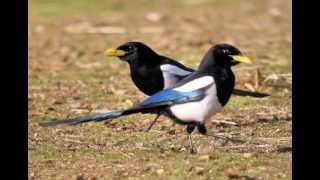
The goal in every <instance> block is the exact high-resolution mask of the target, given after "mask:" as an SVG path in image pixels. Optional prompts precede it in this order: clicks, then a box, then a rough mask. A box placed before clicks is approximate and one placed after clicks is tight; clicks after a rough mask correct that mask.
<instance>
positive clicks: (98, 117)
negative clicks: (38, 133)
mask: <svg viewBox="0 0 320 180" xmlns="http://www.w3.org/2000/svg"><path fill="white" fill-rule="evenodd" d="M142 111H143V110H142V109H128V110H124V111H113V112H108V113H102V114H94V115H89V116H82V117H77V118H72V119H63V120H55V119H51V120H47V121H44V122H41V123H39V125H40V126H42V127H48V126H55V125H59V124H69V125H76V124H81V123H85V122H91V121H95V122H97V121H105V120H111V119H114V118H118V117H120V116H124V115H129V114H134V113H139V112H142Z"/></svg>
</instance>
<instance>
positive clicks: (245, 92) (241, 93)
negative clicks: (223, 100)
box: [232, 88, 270, 98]
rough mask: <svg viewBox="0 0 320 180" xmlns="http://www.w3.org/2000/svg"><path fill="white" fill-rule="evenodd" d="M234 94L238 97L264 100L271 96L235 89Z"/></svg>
mask: <svg viewBox="0 0 320 180" xmlns="http://www.w3.org/2000/svg"><path fill="white" fill-rule="evenodd" d="M232 94H234V95H237V96H251V97H256V98H263V97H267V96H270V95H269V94H266V93H260V92H250V91H245V90H241V89H236V88H235V89H234V90H233V92H232Z"/></svg>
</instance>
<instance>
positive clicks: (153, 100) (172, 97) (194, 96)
mask: <svg viewBox="0 0 320 180" xmlns="http://www.w3.org/2000/svg"><path fill="white" fill-rule="evenodd" d="M204 96H205V91H204V90H203V89H199V90H195V91H190V92H180V91H175V90H173V89H165V90H162V91H160V92H158V93H156V94H154V95H153V96H151V97H149V98H148V99H146V100H144V101H143V102H142V103H140V104H139V105H140V106H142V107H145V106H156V105H171V104H179V103H185V102H189V101H196V100H200V99H202V98H203V97H204Z"/></svg>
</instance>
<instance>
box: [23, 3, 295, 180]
mask: <svg viewBox="0 0 320 180" xmlns="http://www.w3.org/2000/svg"><path fill="white" fill-rule="evenodd" d="M63 2H64V3H62V1H61V2H60V1H55V2H54V1H48V0H41V1H35V0H31V1H30V17H29V136H28V139H29V170H30V174H29V177H30V179H92V180H93V179H150V178H154V179H291V170H292V169H291V1H288V0H286V1H277V0H261V1H254V0H249V1H239V0H235V1H231V0H225V1H223V0H215V1H208V0H201V1H192V0H187V1H168V0H165V1H150V2H149V1H142V0H139V1H135V3H133V2H132V1H128V0H121V1H115V0H113V1H98V0H95V1H90V4H89V1H84V0H79V1H69V0H67V1H63ZM143 2H144V4H143V5H142V4H141V3H143ZM150 13H151V14H150ZM152 13H153V14H152ZM133 40H138V41H142V42H145V43H146V44H148V45H150V46H151V47H152V48H153V49H155V50H156V51H157V52H159V53H161V54H164V55H167V56H170V57H173V58H176V59H180V60H181V62H183V63H184V64H186V65H189V66H191V67H194V68H196V67H197V65H198V63H199V61H200V59H201V58H202V56H203V54H204V53H205V52H206V50H207V49H208V48H209V47H210V46H211V45H212V44H215V43H219V42H228V43H232V44H234V45H236V46H238V47H239V48H240V49H241V50H242V51H243V52H244V53H245V54H247V55H249V56H250V57H252V59H254V60H255V63H254V65H251V66H245V65H241V66H239V67H236V68H235V70H234V71H235V73H236V76H237V87H239V88H242V89H252V90H259V91H263V92H268V93H271V94H272V96H270V97H267V98H262V99H255V98H250V97H236V96H233V97H232V99H231V100H230V102H229V103H228V105H227V106H226V108H225V109H224V110H223V111H222V112H221V113H219V114H217V115H216V116H214V117H213V118H212V121H210V122H209V124H208V126H209V129H210V130H211V131H216V132H221V133H228V134H236V136H239V137H241V138H243V139H246V140H247V142H246V143H245V144H231V143H229V144H223V143H221V142H219V141H215V140H213V139H210V138H209V139H208V138H207V137H203V136H201V135H198V134H196V133H195V135H194V141H195V144H196V146H197V147H198V154H196V155H190V154H188V152H186V147H187V141H186V140H187V139H186V135H185V133H184V129H183V127H180V126H178V125H176V126H172V122H171V121H170V120H168V119H166V118H161V119H160V122H159V123H158V124H156V125H155V127H154V129H153V130H151V131H150V132H149V133H145V132H143V131H142V129H143V128H146V127H147V125H148V124H149V123H150V120H151V119H152V118H153V117H154V116H152V115H134V116H130V117H124V118H120V119H117V120H115V121H112V122H109V123H88V124H85V125H81V126H72V127H70V126H59V127H53V128H41V127H39V125H38V124H37V123H38V122H40V121H42V120H44V119H45V118H53V117H54V118H66V117H70V116H78V115H82V114H89V113H94V112H97V111H109V110H115V109H123V108H127V107H130V106H132V105H133V104H134V103H136V102H138V101H140V100H142V99H143V98H144V97H145V96H144V95H143V94H142V93H140V92H138V90H137V89H136V88H135V87H134V86H133V85H132V82H131V80H130V78H129V69H128V66H127V65H126V64H124V63H123V62H120V61H117V60H115V59H108V58H106V57H104V56H103V51H104V49H106V48H108V47H113V46H117V45H119V44H121V43H123V42H126V41H133ZM214 120H215V121H214ZM219 120H225V121H232V122H235V123H237V126H231V125H224V124H219V123H216V121H219Z"/></svg>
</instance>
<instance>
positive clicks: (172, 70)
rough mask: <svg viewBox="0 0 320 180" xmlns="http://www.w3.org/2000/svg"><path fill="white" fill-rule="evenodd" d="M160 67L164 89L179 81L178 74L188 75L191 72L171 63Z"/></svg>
mask: <svg viewBox="0 0 320 180" xmlns="http://www.w3.org/2000/svg"><path fill="white" fill-rule="evenodd" d="M160 69H161V71H162V76H163V79H164V89H167V88H171V87H173V86H174V85H175V84H176V83H177V82H178V81H179V77H178V76H180V77H181V76H187V75H189V74H190V73H191V72H190V71H186V70H184V69H181V68H179V67H177V66H174V65H171V64H165V65H161V66H160Z"/></svg>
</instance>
